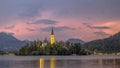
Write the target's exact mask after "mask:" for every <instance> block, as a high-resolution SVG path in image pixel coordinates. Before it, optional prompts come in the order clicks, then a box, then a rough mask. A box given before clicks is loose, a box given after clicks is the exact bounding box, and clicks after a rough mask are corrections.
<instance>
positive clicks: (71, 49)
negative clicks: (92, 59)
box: [19, 40, 90, 56]
mask: <svg viewBox="0 0 120 68" xmlns="http://www.w3.org/2000/svg"><path fill="white" fill-rule="evenodd" d="M73 54H74V55H87V54H90V53H89V52H88V51H86V50H85V49H83V48H81V44H80V43H70V42H62V41H60V42H58V41H57V42H55V43H54V44H52V45H51V44H50V43H49V42H47V45H43V43H42V42H41V41H39V40H38V41H33V42H31V43H29V44H26V45H25V46H23V47H22V48H21V49H20V50H19V55H23V56H28V55H73Z"/></svg>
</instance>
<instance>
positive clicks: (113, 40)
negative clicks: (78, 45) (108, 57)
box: [84, 32, 120, 52]
mask: <svg viewBox="0 0 120 68" xmlns="http://www.w3.org/2000/svg"><path fill="white" fill-rule="evenodd" d="M84 48H87V49H88V50H91V51H94V50H97V51H102V52H120V32H118V33H116V34H114V35H112V36H110V37H108V38H105V39H99V40H94V41H91V42H87V43H85V44H84Z"/></svg>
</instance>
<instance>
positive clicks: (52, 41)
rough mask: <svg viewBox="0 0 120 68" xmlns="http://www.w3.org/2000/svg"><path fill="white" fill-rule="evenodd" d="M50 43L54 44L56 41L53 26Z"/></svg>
mask: <svg viewBox="0 0 120 68" xmlns="http://www.w3.org/2000/svg"><path fill="white" fill-rule="evenodd" d="M50 43H51V45H53V44H54V43H55V37H54V30H53V27H52V31H51V35H50Z"/></svg>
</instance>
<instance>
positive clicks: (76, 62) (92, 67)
mask: <svg viewBox="0 0 120 68" xmlns="http://www.w3.org/2000/svg"><path fill="white" fill-rule="evenodd" d="M1 58H3V60H0V68H120V59H119V58H111V59H108V58H107V57H106V58H104V59H103V58H97V59H91V58H90V57H88V58H87V59H84V58H82V59H81V57H75V56H73V57H72V58H71V57H66V56H64V57H61V56H60V57H27V58H25V57H22V58H18V57H13V58H12V59H9V60H8V59H7V58H5V59H4V57H1ZM6 59H7V60H6Z"/></svg>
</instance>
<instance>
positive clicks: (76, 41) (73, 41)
mask: <svg viewBox="0 0 120 68" xmlns="http://www.w3.org/2000/svg"><path fill="white" fill-rule="evenodd" d="M66 42H71V43H81V44H84V43H85V42H84V41H82V40H80V39H76V38H70V39H68V40H67V41H66Z"/></svg>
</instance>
